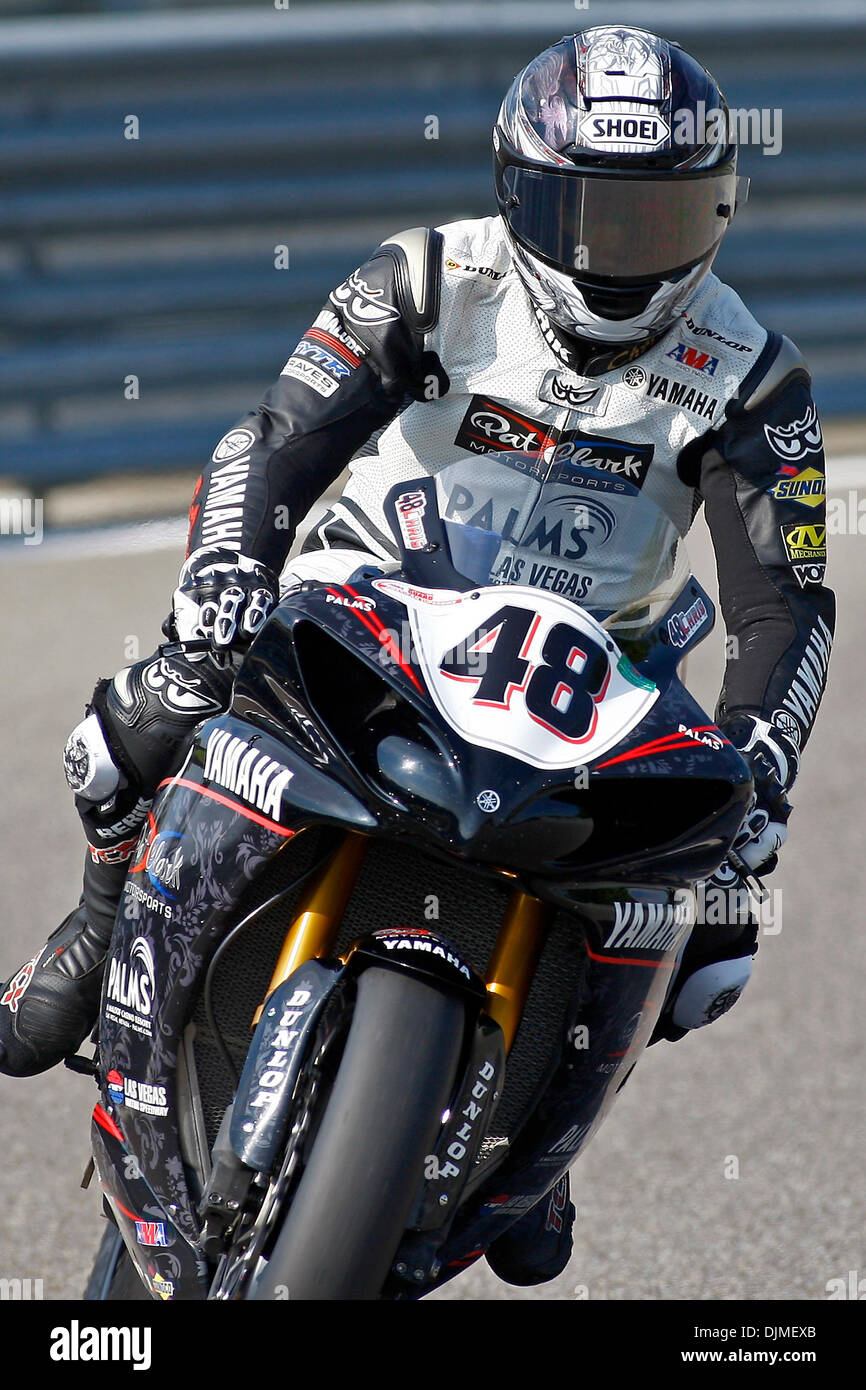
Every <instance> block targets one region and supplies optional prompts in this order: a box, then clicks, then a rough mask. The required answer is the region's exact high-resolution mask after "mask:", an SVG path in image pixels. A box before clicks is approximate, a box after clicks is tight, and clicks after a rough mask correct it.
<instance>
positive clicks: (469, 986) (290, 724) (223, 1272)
mask: <svg viewBox="0 0 866 1390" xmlns="http://www.w3.org/2000/svg"><path fill="white" fill-rule="evenodd" d="M469 462H470V463H471V465H472V466H473V467H477V465H478V464H479V462H480V461H479V460H478V459H476V458H472V459H471V460H470V461H469ZM489 462H490V460H489V459H485V460H484V463H485V465H487V464H488V463H489ZM507 462H508V466H509V468H510V469H511V470H512V472H511V474H510V475H509V476H513V478H514V480H515V486H516V485H517V484H518V483H519V484H520V486H521V487H522V486H523V485H524V483H525V484H526V487H528V488H530V492H529V493H528V494H527V495H526V497H525V498H524V500H523V501H521V502H520V505H513V503H514V496H513V495H512V496H510V497H506V498H505V501H504V503H503V506H504V507H505V514H504V515H503V516H501V517H498V518H497V517H496V516H494V515H492V514H491V515H489V516H486V517H484V518H480V517H477V518H475V521H474V524H468V519H467V518H466V516H465V515H464V516H460V515H459V500H460V493H459V488H453V489H452V490H451V493H450V498H451V502H449V501H448V491H447V484H448V480H447V479H446V480H445V483H444V484H443V482H442V480H441V478H440V480H439V488H440V491H439V494H438V498H437V486H436V483H434V481H433V480H432V479H430V478H424V479H420V480H417V481H412V482H408V483H405V484H402V485H398V486H397V487H395V488H393V489H392V491H391V493H390V494H389V497H388V500H387V503H386V509H385V510H386V517H387V520H388V522H389V524H390V527H391V530H392V532H393V535H394V538H395V542H396V544H395V555H396V559H395V561H394V563H393V564H390V565H387V564H386V565H380V566H377V567H375V568H373V567H370V566H368V567H366V568H364V567H362V568H360V569H358V570H357V571H355V573H354V574H353V575H352V576H351V577H350V578H349V580H348V581H347V582H345V583H341V584H336V583H334V584H328V583H314V584H313V583H306V584H303V585H301V586H300V587H298V588H295V589H294V590H291V591H290V592H289V593H288V594H287V595H286V596H285V597H284V599H283V600H282V602H281V603H280V604H279V606H278V607H277V608H276V610H275V611H274V613H273V615H272V616H271V618H270V620H269V621H268V623H267V624H266V625H265V627H264V628H263V630H262V632H261V634H260V635H259V637H258V638H257V639H256V641H255V642H254V643H253V645H252V647H251V648H250V650H249V653H248V655H247V657H246V659H245V661H244V663H243V665H242V667H241V670H240V672H239V675H238V677H237V680H236V683H235V689H234V695H233V700H232V705H231V708H230V709H229V710H228V712H227V713H225V714H223V715H220V716H218V717H217V718H213V719H209V720H207V721H206V722H205V723H203V724H202V725H201V726H200V727H199V729H198V730H197V732H196V734H195V736H194V738H193V739H192V740H191V742H190V744H189V746H188V749H187V750H186V752H185V756H184V757H183V760H182V763H181V765H180V766H179V767H178V768H177V770H176V772H175V774H174V775H173V776H172V777H171V778H169V779H167V780H166V781H165V783H164V784H163V785H162V786H161V788H160V790H159V792H158V795H157V798H156V800H155V801H154V804H153V809H152V813H151V815H150V817H149V823H148V825H147V826H146V827H145V829H144V830H143V832H142V836H141V839H140V842H139V846H138V850H137V852H136V854H135V856H134V862H133V864H132V866H131V868H130V870H129V873H128V876H127V880H126V884H125V889H124V894H123V899H122V902H121V906H120V908H119V910H118V916H117V922H116V926H115V933H114V938H113V941H112V946H111V950H110V953H109V959H108V963H107V968H106V973H105V982H104V987H103V998H102V1007H101V1017H100V1023H99V1034H98V1052H97V1057H96V1061H95V1068H96V1074H97V1081H98V1085H99V1088H100V1093H101V1094H100V1100H99V1103H98V1104H97V1105H96V1107H95V1109H94V1112H93V1123H92V1140H93V1157H94V1161H95V1167H96V1172H97V1175H98V1178H99V1181H100V1183H101V1185H102V1188H103V1191H104V1196H105V1207H106V1213H107V1215H108V1216H109V1218H110V1221H111V1225H110V1227H109V1230H108V1232H107V1234H106V1236H105V1238H104V1240H103V1242H102V1246H101V1248H100V1251H99V1254H98V1256H97V1260H96V1264H95V1266H94V1270H93V1273H92V1275H91V1278H90V1283H89V1285H88V1289H87V1293H86V1295H85V1297H87V1298H91V1299H118V1298H148V1297H149V1298H153V1299H157V1300H159V1299H166V1300H167V1299H198V1300H205V1299H253V1300H262V1299H280V1298H290V1299H326V1300H332V1299H333V1300H338V1299H376V1298H381V1299H395V1300H396V1299H406V1298H419V1297H421V1296H423V1295H424V1294H426V1293H428V1292H430V1291H431V1290H432V1289H433V1288H435V1287H437V1285H439V1284H441V1283H442V1282H444V1281H445V1280H446V1279H448V1278H450V1277H451V1276H453V1275H454V1274H455V1273H457V1272H459V1271H460V1270H462V1269H464V1268H466V1267H467V1266H468V1265H469V1264H471V1263H472V1261H473V1260H474V1259H477V1258H479V1257H480V1255H481V1254H482V1253H483V1252H484V1251H485V1250H486V1249H487V1248H488V1247H489V1246H490V1244H491V1243H492V1242H493V1241H494V1240H495V1239H496V1238H497V1237H498V1236H499V1235H501V1234H502V1233H503V1232H504V1231H505V1230H507V1229H508V1227H509V1225H511V1224H512V1223H514V1222H515V1221H516V1220H518V1219H519V1218H520V1217H521V1216H522V1215H524V1213H526V1212H527V1211H529V1210H530V1209H531V1208H533V1207H535V1206H536V1204H538V1203H541V1202H550V1203H555V1201H556V1200H557V1191H560V1190H561V1188H560V1189H558V1188H557V1185H558V1184H559V1181H560V1179H561V1178H562V1176H563V1175H564V1173H565V1172H566V1170H567V1169H568V1168H569V1167H570V1166H571V1164H572V1163H573V1162H574V1160H575V1158H576V1157H577V1155H578V1154H579V1153H580V1151H581V1150H582V1149H583V1147H584V1145H585V1144H586V1143H587V1142H588V1140H589V1138H590V1137H591V1135H592V1134H593V1133H594V1132H595V1130H596V1129H597V1127H598V1126H599V1124H600V1123H601V1120H602V1118H603V1117H604V1115H605V1114H606V1112H607V1110H608V1108H609V1106H610V1104H611V1103H612V1101H613V1099H614V1097H615V1096H616V1094H617V1092H618V1091H619V1090H621V1089H622V1087H623V1085H624V1084H625V1081H626V1079H627V1077H628V1076H629V1074H630V1073H631V1070H632V1068H633V1067H634V1065H635V1062H636V1061H637V1059H638V1057H639V1056H640V1054H641V1052H642V1050H643V1049H644V1047H645V1046H646V1044H647V1042H648V1040H649V1037H650V1035H651V1033H652V1031H653V1028H654V1025H655V1023H656V1021H657V1019H658V1017H659V1012H660V1010H661V1008H662V1006H663V1003H664V1000H665V997H666V994H667V992H668V989H669V986H670V982H671V979H672V976H673V972H674V971H675V969H676V964H677V961H678V958H679V957H680V955H681V952H682V949H683V947H684V945H685V942H686V941H687V939H688V937H689V934H690V931H691V929H692V925H693V922H694V905H695V895H694V885H695V884H696V883H697V882H698V881H700V880H703V879H706V878H707V877H708V876H709V875H711V874H712V873H713V872H714V871H715V870H716V869H717V868H718V866H719V865H720V864H721V863H722V861H723V860H724V859H725V857H726V855H727V853H728V851H729V849H730V846H731V842H732V840H733V839H734V837H735V835H736V833H737V831H738V829H739V826H740V823H741V821H742V818H743V815H744V813H745V810H746V807H747V803H748V799H749V796H750V793H751V779H750V774H749V771H748V768H747V766H746V764H745V763H744V761H743V760H742V758H741V757H740V755H739V754H738V753H737V751H736V750H735V749H734V748H733V747H732V746H731V745H730V744H729V743H728V741H727V740H726V739H725V737H724V736H723V735H722V733H721V732H720V730H719V729H718V728H716V727H715V726H714V725H713V723H712V721H711V720H710V719H709V718H708V716H707V715H706V714H705V713H704V712H703V711H702V710H701V709H700V708H699V706H698V705H697V704H696V703H695V701H694V700H693V699H692V698H691V696H690V695H689V693H688V692H687V690H686V689H685V687H684V686H683V685H682V684H681V682H680V680H679V679H678V676H677V668H678V665H679V662H680V660H681V658H682V657H683V656H684V655H685V654H686V653H687V652H688V651H689V650H690V649H691V648H692V647H693V646H694V645H695V644H696V643H697V642H698V641H700V640H701V639H702V638H703V637H704V636H705V635H706V634H707V633H708V632H709V631H710V629H711V627H712V624H713V606H712V603H711V601H710V599H709V598H708V596H707V595H706V593H705V592H704V591H703V590H702V589H701V587H700V585H699V584H698V583H697V582H696V581H695V580H694V579H693V578H692V577H691V576H690V575H689V574H688V571H686V572H685V578H682V576H680V577H679V578H678V577H677V570H676V567H675V566H674V564H673V561H672V560H671V559H670V556H668V555H667V552H664V554H663V555H662V560H661V561H659V562H658V563H659V564H660V565H661V569H659V570H658V572H657V573H655V574H653V573H652V572H651V571H652V565H653V564H655V563H656V562H657V560H658V556H659V554H660V553H661V552H660V549H659V546H658V544H657V540H658V516H657V515H654V514H653V515H650V514H649V513H648V514H647V515H648V518H649V520H648V525H647V527H646V528H644V531H643V532H642V533H640V534H642V535H644V537H645V538H646V545H645V547H644V548H643V549H642V548H641V544H640V543H639V533H638V532H637V531H636V532H635V536H636V537H638V539H637V540H636V542H635V546H634V548H633V550H632V553H631V556H630V561H631V562H632V563H631V575H632V581H631V589H630V590H629V585H628V583H627V582H626V581H627V578H628V577H627V576H617V575H616V574H614V573H613V571H606V570H605V567H604V565H602V564H601V561H600V560H599V561H598V562H597V563H596V561H595V560H594V558H593V545H594V544H595V543H598V544H599V545H601V544H603V542H604V539H605V528H609V525H610V524H613V525H616V524H620V523H621V524H626V521H625V517H626V516H627V517H628V524H629V525H632V526H633V525H634V521H633V517H634V515H635V513H634V511H632V512H628V513H626V512H625V511H623V512H622V513H621V514H618V513H617V511H616V507H617V505H619V504H620V503H621V504H623V505H625V504H629V505H631V506H632V507H634V504H635V503H636V501H640V499H636V498H635V497H634V496H633V495H629V494H628V492H627V491H626V488H627V485H625V484H623V485H622V486H621V488H620V489H619V490H614V489H613V484H612V482H611V480H610V479H609V478H608V482H607V484H605V483H604V482H602V483H600V484H599V488H600V489H603V488H604V487H605V486H606V485H608V484H609V485H610V488H611V495H610V496H608V495H607V494H605V493H604V492H603V491H602V494H601V496H599V494H598V493H595V494H590V495H589V497H588V501H587V506H586V507H585V508H584V510H583V513H582V514H580V515H578V513H579V511H580V508H579V506H578V507H574V505H573V503H574V496H575V489H574V487H573V486H572V487H570V488H569V490H568V496H569V497H570V498H571V501H570V502H569V504H568V505H569V506H571V507H572V512H571V513H570V514H569V515H570V520H569V521H568V523H567V526H566V529H565V530H561V531H560V532H559V533H557V532H556V526H555V523H554V522H553V521H551V519H550V517H551V515H552V514H551V512H550V507H551V505H553V507H554V512H555V509H556V507H557V506H559V507H560V512H561V507H562V502H561V497H559V496H558V495H557V494H556V493H555V492H554V494H551V493H550V490H549V489H548V491H547V492H546V493H544V494H543V495H542V492H541V490H540V488H539V487H538V486H536V483H537V479H536V480H535V482H533V480H532V479H531V477H529V473H530V469H529V465H528V464H527V463H524V472H525V474H526V477H523V476H521V475H520V471H519V469H516V468H515V457H514V455H509V456H508V460H507ZM548 481H549V478H548ZM533 489H534V490H533ZM631 491H632V493H633V492H634V491H635V489H632V490H631ZM515 495H516V494H515ZM443 499H444V501H443ZM524 503H525V505H524ZM539 507H542V508H547V511H546V512H545V513H544V516H545V517H546V518H547V519H546V520H544V524H543V526H542V528H541V532H540V534H541V535H542V537H543V538H545V539H546V541H547V550H546V552H545V553H540V552H539V546H538V535H539V527H538V515H539ZM449 510H450V515H449ZM644 510H646V508H645V509H644ZM650 510H652V509H650ZM605 514H607V515H608V520H605ZM575 516H577V520H575ZM610 517H612V518H613V522H612V523H611V522H610ZM458 523H459V524H458ZM558 524H560V526H561V525H562V515H560V521H559V523H558ZM557 536H559V542H557V539H556V537H557ZM551 537H553V539H551ZM599 553H600V552H599ZM557 556H558V558H557ZM653 557H655V559H653ZM602 558H603V556H602ZM584 564H585V566H586V567H585V568H582V566H583V565H584ZM635 575H637V576H638V577H639V580H640V584H643V585H644V588H643V591H642V592H641V591H640V586H639V585H638V591H636V590H635V583H636V581H635V580H634V576H635ZM660 575H661V578H662V579H664V581H665V582H664V583H662V584H659V582H658V581H659V576H660ZM650 581H652V585H653V586H654V588H653V591H652V592H648V591H647V588H646V584H647V583H650ZM578 600H579V602H578Z"/></svg>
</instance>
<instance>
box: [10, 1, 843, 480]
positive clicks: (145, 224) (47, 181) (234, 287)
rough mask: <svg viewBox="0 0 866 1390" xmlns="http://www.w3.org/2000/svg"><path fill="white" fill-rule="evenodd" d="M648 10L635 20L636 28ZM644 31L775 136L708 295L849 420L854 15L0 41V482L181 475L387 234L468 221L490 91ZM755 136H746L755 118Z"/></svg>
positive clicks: (62, 34) (493, 98) (22, 34)
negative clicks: (734, 303) (615, 25)
mask: <svg viewBox="0 0 866 1390" xmlns="http://www.w3.org/2000/svg"><path fill="white" fill-rule="evenodd" d="M650 11H651V19H650ZM614 18H615V19H617V20H618V21H620V22H622V21H625V22H629V21H631V22H634V23H642V22H643V23H650V22H651V23H652V26H653V27H654V28H656V29H657V30H658V31H659V32H660V33H664V34H666V35H667V36H669V37H672V38H676V39H678V40H679V41H680V42H681V43H683V45H684V46H685V47H687V48H689V49H691V50H692V51H693V52H695V53H696V55H697V56H698V57H699V58H700V59H701V60H702V61H703V62H705V63H706V65H707V66H708V67H710V69H711V70H712V71H713V73H714V75H715V76H716V77H717V78H718V80H719V82H720V84H721V86H722V88H723V89H724V90H725V92H726V95H727V97H728V100H729V102H730V103H731V105H733V106H736V107H738V108H752V107H754V108H764V109H765V110H767V111H768V112H770V113H772V112H773V111H774V110H776V109H779V110H780V111H781V113H782V147H781V152H780V153H778V154H776V155H765V154H762V153H761V150H760V149H755V148H752V147H746V148H744V150H743V159H742V166H741V167H742V169H743V171H744V172H746V173H749V174H750V175H751V176H752V180H753V184H752V197H751V200H750V203H749V205H748V206H747V207H746V209H745V210H744V211H743V212H742V213H741V215H740V216H739V217H738V219H737V222H736V223H735V226H734V229H733V230H732V231H731V233H730V234H729V236H728V238H727V239H726V242H725V245H724V249H723V250H722V252H721V253H720V255H719V257H718V260H717V263H716V269H717V271H718V273H719V274H721V275H722V276H723V278H725V279H727V280H729V281H730V282H731V283H732V284H733V285H734V286H735V288H736V289H737V290H738V291H739V292H740V293H741V294H742V295H743V297H744V299H745V300H746V302H747V303H748V304H749V306H750V307H751V308H752V310H753V311H754V312H755V313H756V314H757V316H758V317H759V318H760V319H761V320H762V321H763V322H765V323H766V324H767V325H768V326H770V327H773V328H776V329H779V330H781V331H783V332H786V333H788V334H789V335H790V336H791V337H792V338H794V339H795V341H797V342H798V344H799V345H800V347H801V348H802V350H803V351H804V352H805V354H806V356H807V358H808V360H809V362H810V366H811V367H812V370H813V375H814V378H815V393H816V397H817V400H818V402H819V405H820V407H821V408H822V410H823V411H824V412H825V413H826V414H828V415H832V414H836V415H839V414H850V413H854V412H859V411H862V410H864V408H866V391H864V387H863V380H864V374H866V330H864V319H866V258H864V255H863V246H864V228H866V198H864V194H866V160H864V153H863V143H862V131H863V129H864V127H866V83H864V71H866V64H864V58H866V5H864V4H863V3H862V0H827V3H825V4H823V5H822V6H820V7H817V6H814V5H813V4H812V3H811V0H810V3H808V4H805V3H802V0H785V3H783V4H775V3H767V0H754V3H749V4H747V5H744V4H741V3H739V0H729V3H728V4H726V5H725V6H724V7H720V8H717V7H715V6H713V7H710V6H707V5H705V4H694V3H691V2H690V0H689V2H688V3H687V2H686V0H679V3H677V0H668V2H667V3H664V0H660V3H654V4H653V5H651V6H648V5H646V4H636V3H623V4H611V3H607V0H592V4H591V5H590V6H589V8H588V9H581V8H579V7H576V6H575V5H574V4H572V3H568V4H566V3H561V4H548V3H541V4H532V5H527V4H509V3H505V4H489V5H488V4H474V5H455V4H439V5H429V4H428V5H408V6H403V7H400V8H393V7H391V6H389V5H358V4H355V5H342V6H341V5H329V4H317V5H315V6H314V7H312V8H301V9H297V8H291V9H286V10H283V9H276V8H269V9H267V10H266V9H264V8H249V9H247V8H244V9H236V10H215V11H205V12H201V11H191V12H187V13H180V14H178V13H159V12H150V13H147V14H145V15H140V16H117V15H114V16H82V17H77V18H70V19H64V20H59V21H58V20H48V19H42V20H32V21H28V20H15V21H11V22H8V23H6V24H5V25H2V26H0V180H2V184H3V189H4V191H3V195H2V199H0V440H2V445H0V474H2V475H5V476H12V477H14V478H16V479H17V480H19V481H21V482H23V483H26V485H28V486H32V487H33V488H34V489H40V488H44V487H47V486H50V485H51V484H52V483H57V482H59V481H63V480H69V479H73V478H84V477H88V476H93V475H97V474H99V473H103V472H107V471H114V470H118V469H133V468H136V469H140V468H154V469H157V468H165V467H177V466H186V465H195V464H197V463H199V462H200V461H201V460H202V459H204V458H205V457H206V456H207V455H208V454H209V452H210V449H211V448H212V447H213V442H214V441H215V440H216V439H218V438H219V437H220V435H221V433H222V432H223V430H224V429H225V428H226V426H227V425H228V424H230V423H232V422H233V421H234V419H235V418H236V417H237V416H238V415H240V414H241V413H242V412H243V411H244V410H245V409H247V408H249V407H250V406H251V405H254V404H255V403H256V402H257V400H258V399H259V396H260V393H261V391H262V390H263V388H264V387H265V386H266V385H268V384H269V382H270V381H271V380H272V379H273V377H274V376H275V375H276V374H277V373H278V372H279V370H280V368H281V367H282V365H283V363H284V361H285V360H286V358H287V356H288V355H289V353H290V351H291V349H292V347H293V346H294V343H295V342H296V340H297V337H298V336H299V335H300V333H301V332H302V331H303V329H304V328H305V327H306V325H307V323H308V322H309V319H310V317H311V315H312V314H313V313H315V312H316V311H317V309H318V308H319V307H320V305H321V303H322V301H323V299H324V298H325V296H326V295H327V292H328V290H329V289H330V288H331V287H332V286H333V285H334V284H336V283H337V282H338V281H339V280H341V279H343V278H344V276H345V275H346V274H347V273H348V271H350V270H351V269H352V268H353V267H354V266H355V265H357V264H358V263H359V262H360V261H361V260H363V259H364V258H365V257H366V255H367V254H368V253H369V251H370V250H371V249H372V248H373V247H374V246H375V245H376V244H377V243H378V242H379V241H380V240H382V239H383V237H385V236H387V235H388V234H389V233H392V232H395V231H397V230H399V229H400V228H403V227H409V226H414V225H418V224H421V223H424V224H433V223H442V222H445V221H449V220H452V219H455V218H460V217H467V216H469V217H471V216H480V215H484V214H486V213H489V212H491V211H494V210H495V205H494V202H493V196H492V187H491V159H490V147H489V131H490V125H491V122H492V120H493V117H494V116H495V113H496V110H497V108H498V105H499V102H500V100H501V98H502V95H503V93H504V90H505V88H506V86H507V84H508V82H509V81H510V78H511V77H512V75H513V73H514V72H515V71H516V70H517V69H518V68H520V67H521V66H522V65H523V64H524V63H525V62H526V61H527V60H528V59H529V58H530V57H531V56H533V54H534V53H536V52H538V51H539V50H540V49H542V48H543V47H545V46H546V45H547V44H548V43H551V42H553V41H555V40H556V39H557V38H558V37H559V36H560V34H562V33H565V32H572V31H573V30H574V29H575V28H580V27H583V26H584V25H586V24H598V23H605V22H609V21H610V20H612V19H614ZM770 119H772V117H771V118H770Z"/></svg>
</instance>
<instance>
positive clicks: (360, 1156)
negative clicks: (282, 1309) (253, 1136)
mask: <svg viewBox="0 0 866 1390" xmlns="http://www.w3.org/2000/svg"><path fill="white" fill-rule="evenodd" d="M463 1028H464V1009H463V1005H462V1004H461V1003H460V1001H459V1000H458V999H456V998H453V997H450V996H448V995H445V994H441V993H440V992H439V991H438V990H436V989H435V988H433V987H432V986H430V985H427V984H424V983H423V982H421V981H420V980H417V979H414V978H413V977H411V976H409V975H407V974H404V973H403V972H402V971H394V970H385V969H380V968H376V967H373V968H371V969H369V970H366V971H364V973H363V974H362V975H361V976H360V978H359V980H358V997H357V1002H356V1005H355V1012H354V1015H353V1018H352V1023H351V1026H350V1028H349V1034H348V1037H347V1040H346V1047H345V1050H344V1053H343V1056H342V1059H341V1062H340V1066H339V1069H338V1071H337V1075H336V1078H335V1081H334V1085H333V1088H332V1090H331V1092H330V1096H329V1097H328V1101H327V1107H326V1109H325V1112H324V1115H323V1116H322V1119H321V1123H320V1125H319V1127H318V1130H317V1132H316V1136H315V1139H314V1141H313V1144H312V1148H311V1151H310V1153H309V1154H308V1155H307V1159H306V1164H305V1167H304V1172H303V1175H302V1177H301V1180H300V1182H299V1184H298V1187H297V1190H296V1192H295V1195H294V1198H293V1200H292V1203H291V1206H290V1208H289V1211H288V1213H287V1215H286V1219H285V1221H284V1223H283V1228H282V1230H281V1232H280V1234H279V1236H278V1237H277V1240H276V1243H275V1245H274V1248H273V1251H272V1253H271V1257H270V1260H269V1261H268V1264H267V1268H266V1269H265V1270H264V1271H263V1272H262V1274H261V1275H260V1276H259V1277H258V1279H257V1280H255V1282H254V1283H253V1285H252V1287H251V1289H250V1291H249V1293H248V1295H247V1297H248V1298H251V1299H271V1298H289V1299H292V1300H296V1299H302V1300H309V1299H319V1300H353V1299H375V1298H377V1297H378V1296H379V1293H380V1292H381V1289H382V1286H383V1284H384V1282H385V1279H386V1277H387V1275H388V1272H389V1270H390V1268H391V1263H392V1261H393V1259H394V1255H395V1253H396V1251H397V1247H398V1246H399V1244H400V1239H401V1237H402V1235H403V1232H404V1230H405V1229H406V1223H407V1221H408V1219H409V1216H410V1213H411V1210H412V1205H413V1202H414V1199H415V1197H416V1195H417V1193H418V1190H419V1187H420V1184H421V1180H422V1178H423V1174H424V1160H425V1157H426V1156H427V1155H428V1154H429V1153H430V1152H431V1150H432V1147H433V1144H434V1142H435V1140H436V1137H437V1135H438V1133H439V1129H440V1127H441V1123H442V1112H443V1110H444V1109H445V1107H446V1105H447V1104H448V1101H449V1099H450V1096H451V1093H452V1090H453V1086H454V1080H455V1073H456V1070H457V1063H458V1059H459V1056H460V1049H461V1045H462V1041H463Z"/></svg>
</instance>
